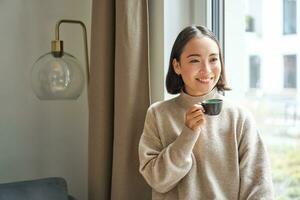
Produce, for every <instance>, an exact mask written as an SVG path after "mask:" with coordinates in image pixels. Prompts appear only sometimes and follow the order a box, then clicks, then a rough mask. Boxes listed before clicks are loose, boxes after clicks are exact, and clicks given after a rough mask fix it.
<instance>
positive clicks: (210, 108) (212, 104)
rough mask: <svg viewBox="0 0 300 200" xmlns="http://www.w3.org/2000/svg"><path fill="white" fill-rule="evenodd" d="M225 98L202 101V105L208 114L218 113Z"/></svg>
mask: <svg viewBox="0 0 300 200" xmlns="http://www.w3.org/2000/svg"><path fill="white" fill-rule="evenodd" d="M222 104H223V100H222V99H208V100H205V101H202V103H201V105H202V106H203V108H204V110H205V112H204V114H207V115H218V114H220V112H221V109H222Z"/></svg>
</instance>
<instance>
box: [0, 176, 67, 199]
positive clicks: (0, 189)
mask: <svg viewBox="0 0 300 200" xmlns="http://www.w3.org/2000/svg"><path fill="white" fill-rule="evenodd" d="M0 200H68V193H67V183H66V181H65V180H64V179H63V178H57V177H53V178H45V179H37V180H31V181H20V182H13V183H3V184H0Z"/></svg>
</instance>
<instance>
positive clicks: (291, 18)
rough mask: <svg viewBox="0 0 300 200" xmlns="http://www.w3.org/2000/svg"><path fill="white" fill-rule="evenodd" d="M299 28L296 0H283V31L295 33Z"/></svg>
mask: <svg viewBox="0 0 300 200" xmlns="http://www.w3.org/2000/svg"><path fill="white" fill-rule="evenodd" d="M296 29H297V4H296V0H283V33H284V34H294V33H296Z"/></svg>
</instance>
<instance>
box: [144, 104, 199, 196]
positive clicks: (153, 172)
mask: <svg viewBox="0 0 300 200" xmlns="http://www.w3.org/2000/svg"><path fill="white" fill-rule="evenodd" d="M162 134H164V133H162ZM198 136H199V133H194V132H193V131H192V130H191V129H189V128H187V127H184V128H183V130H182V132H181V134H180V135H179V136H178V137H177V138H176V140H175V141H174V142H173V143H171V144H169V145H168V146H166V147H163V145H162V142H161V140H160V137H159V133H158V128H157V123H156V119H155V115H154V113H153V110H152V109H151V108H150V109H148V112H147V115H146V120H145V124H144V130H143V134H142V136H141V139H140V143H139V160H140V173H141V174H142V175H143V177H144V178H145V180H146V181H147V183H148V184H149V185H150V186H151V187H152V188H153V189H154V190H156V191H157V192H159V193H166V192H168V191H170V190H171V189H172V188H174V187H175V186H176V185H177V183H178V182H179V181H180V180H181V179H182V178H183V177H184V176H185V175H186V174H187V173H188V172H189V170H190V169H191V167H192V150H193V147H194V145H195V143H196V141H197V138H198Z"/></svg>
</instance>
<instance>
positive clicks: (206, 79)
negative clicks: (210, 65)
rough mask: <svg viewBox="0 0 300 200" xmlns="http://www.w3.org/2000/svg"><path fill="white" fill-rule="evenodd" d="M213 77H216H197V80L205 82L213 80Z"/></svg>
mask: <svg viewBox="0 0 300 200" xmlns="http://www.w3.org/2000/svg"><path fill="white" fill-rule="evenodd" d="M213 79H214V77H210V78H203V79H199V78H196V80H197V81H200V82H204V83H208V82H209V81H210V80H213Z"/></svg>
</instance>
